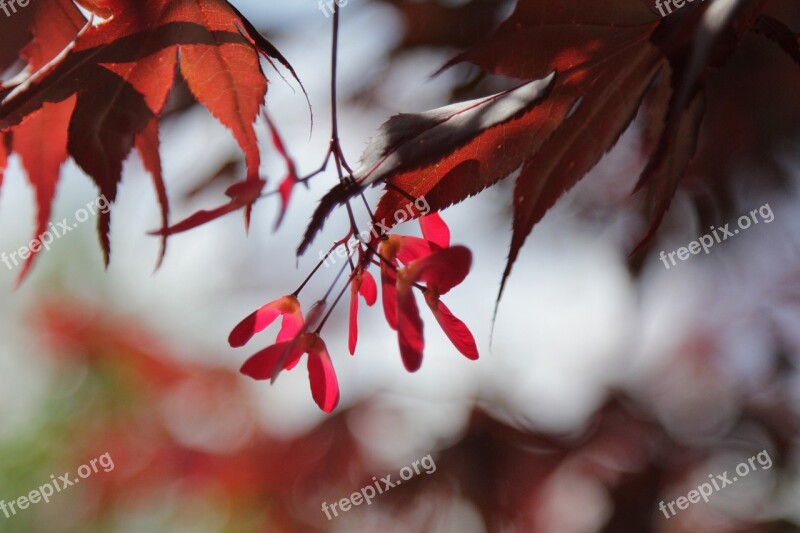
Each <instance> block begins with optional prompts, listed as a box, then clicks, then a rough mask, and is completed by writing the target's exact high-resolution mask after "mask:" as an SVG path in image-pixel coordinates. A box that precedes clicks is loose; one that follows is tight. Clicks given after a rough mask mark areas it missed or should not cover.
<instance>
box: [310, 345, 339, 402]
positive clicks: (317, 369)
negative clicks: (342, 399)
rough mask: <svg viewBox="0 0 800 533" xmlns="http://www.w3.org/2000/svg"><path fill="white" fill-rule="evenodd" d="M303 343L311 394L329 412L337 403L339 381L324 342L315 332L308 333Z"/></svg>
mask: <svg viewBox="0 0 800 533" xmlns="http://www.w3.org/2000/svg"><path fill="white" fill-rule="evenodd" d="M308 337H309V338H308V339H307V341H306V342H304V344H310V346H307V347H306V349H307V350H308V380H309V382H310V383H311V396H313V397H314V401H315V402H317V405H319V408H320V409H322V410H323V411H325V412H326V413H330V412H331V411H333V410H334V409H336V406H337V405H338V404H339V382H338V380H337V379H336V371H335V370H334V368H333V363H332V362H331V358H330V355H329V354H328V349H327V348H326V347H325V342H323V340H322V339H321V338H319V336H318V335H316V334H309V335H308Z"/></svg>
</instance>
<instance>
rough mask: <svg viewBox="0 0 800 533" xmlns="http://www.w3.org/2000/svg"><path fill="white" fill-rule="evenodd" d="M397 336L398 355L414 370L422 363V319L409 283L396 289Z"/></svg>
mask: <svg viewBox="0 0 800 533" xmlns="http://www.w3.org/2000/svg"><path fill="white" fill-rule="evenodd" d="M397 311H398V313H397V314H398V321H397V338H398V340H399V342H400V355H401V356H402V358H403V364H404V365H405V367H406V370H408V371H409V372H415V371H417V370H418V369H419V367H420V365H422V349H423V348H424V347H425V339H424V337H423V334H422V327H423V326H422V319H421V318H420V316H419V308H417V302H416V300H414V292H413V289H412V287H411V286H410V285H407V284H402V285H401V286H400V287H398V290H397Z"/></svg>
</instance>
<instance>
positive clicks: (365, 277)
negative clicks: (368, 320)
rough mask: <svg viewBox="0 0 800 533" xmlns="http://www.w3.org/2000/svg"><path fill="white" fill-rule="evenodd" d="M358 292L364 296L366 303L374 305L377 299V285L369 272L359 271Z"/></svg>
mask: <svg viewBox="0 0 800 533" xmlns="http://www.w3.org/2000/svg"><path fill="white" fill-rule="evenodd" d="M358 292H359V293H360V294H361V296H363V297H364V301H365V302H366V303H367V305H370V306H372V305H375V302H376V301H377V300H378V286H377V285H376V284H375V278H373V277H372V274H370V273H369V272H362V273H361V287H360V288H359V289H358Z"/></svg>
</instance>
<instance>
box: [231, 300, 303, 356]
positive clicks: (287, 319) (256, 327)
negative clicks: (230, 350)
mask: <svg viewBox="0 0 800 533" xmlns="http://www.w3.org/2000/svg"><path fill="white" fill-rule="evenodd" d="M280 315H284V318H283V324H282V327H281V331H280V333H279V334H278V341H277V342H283V341H285V340H289V339H291V338H293V337H294V336H295V335H297V333H298V332H299V331H300V329H301V328H302V327H303V315H302V313H301V310H300V302H298V301H297V298H295V297H294V296H291V295H290V296H282V297H281V298H278V299H277V300H273V301H271V302H269V303H268V304H265V305H263V306H262V307H261V308H260V309H258V310H256V311H254V312H253V313H250V315H248V316H247V318H245V319H244V320H242V321H241V322H239V324H237V325H236V327H235V328H233V331H231V334H230V336H229V337H228V343H229V344H230V345H231V346H232V347H234V348H238V347H240V346H244V345H245V344H247V342H248V341H249V340H250V339H251V338H252V337H253V335H255V334H256V333H258V332H260V331H263V330H264V329H266V328H267V327H268V326H269V325H270V324H272V323H273V322H274V321H275V319H276V318H278V317H279V316H280ZM298 323H299V324H298Z"/></svg>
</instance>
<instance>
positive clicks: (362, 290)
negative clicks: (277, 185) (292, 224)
mask: <svg viewBox="0 0 800 533" xmlns="http://www.w3.org/2000/svg"><path fill="white" fill-rule="evenodd" d="M419 220H420V226H421V228H422V232H423V236H424V238H422V239H420V238H418V237H411V236H403V235H382V236H379V237H377V238H375V239H373V240H372V241H371V242H369V243H361V245H360V246H357V247H355V248H352V249H351V250H350V253H351V254H353V253H354V252H355V251H356V250H358V253H359V260H358V262H357V264H355V265H354V264H353V263H352V262H350V263H348V264H349V265H350V266H351V273H350V278H349V280H348V283H347V284H346V285H345V289H346V288H347V287H348V286H349V287H350V298H351V299H350V331H349V333H350V334H349V340H348V348H349V351H350V354H351V355H352V354H354V353H355V350H356V344H357V342H358V324H357V320H358V298H359V295H360V296H361V297H363V298H364V300H365V301H366V302H367V305H369V306H372V305H373V304H374V303H375V302H376V301H377V294H378V288H377V286H376V284H375V279H374V278H373V276H372V274H371V273H370V272H369V271H368V268H369V265H370V264H373V265H378V266H379V267H380V272H381V286H382V293H383V297H382V299H383V309H384V314H385V316H386V320H387V322H388V324H389V326H390V327H391V328H392V329H394V330H396V331H397V333H398V343H399V346H400V354H401V357H402V360H403V364H404V365H405V367H406V369H407V370H408V371H409V372H414V371H416V370H418V369H419V368H420V365H421V364H422V353H423V349H424V347H425V342H424V337H423V324H422V319H421V318H420V314H419V309H418V308H417V305H416V301H415V300H414V294H413V292H414V289H418V290H420V291H421V292H422V293H423V294H424V297H425V302H426V303H427V304H428V307H430V309H431V311H432V312H433V316H434V318H436V320H437V322H438V323H439V325H440V326H441V327H442V330H443V331H444V332H445V334H446V335H447V337H448V338H449V339H450V340H451V341H452V342H453V345H454V346H455V347H456V348H457V349H458V350H459V351H460V352H461V353H462V354H464V355H465V356H466V357H468V358H469V359H477V358H478V349H477V346H476V344H475V339H474V337H473V336H472V333H470V331H469V329H468V328H467V326H466V325H465V324H464V323H463V322H462V321H461V320H459V319H458V318H456V317H455V316H453V314H452V313H451V312H450V310H449V309H448V308H447V306H445V304H444V303H443V302H441V301H440V299H439V297H440V296H441V295H444V294H446V293H447V292H449V291H450V290H451V289H452V288H453V287H455V286H456V285H458V284H460V283H461V282H462V281H464V279H465V278H466V276H467V274H468V273H469V269H470V266H471V263H472V254H471V253H470V251H469V250H467V249H466V248H465V247H463V246H454V247H451V246H450V229H449V228H448V227H447V225H446V224H445V222H444V221H443V220H442V219H441V217H440V216H439V215H438V214H432V215H428V216H425V217H422V218H420V219H419ZM346 240H347V239H343V240H342V241H340V242H339V243H338V244H337V245H336V246H334V248H333V249H332V250H331V252H332V251H333V250H334V249H336V248H338V247H339V246H344V243H345V242H346ZM376 246H377V249H376ZM331 252H329V254H328V255H330V253H331ZM373 255H374V256H375V257H377V259H375V258H374V257H373ZM327 257H328V256H327V255H326V256H324V257H322V258H321V260H320V262H319V264H318V265H317V269H318V268H319V266H320V265H322V264H323V263H324V262H325V260H326V259H327ZM348 264H345V267H346V266H348ZM317 269H314V271H312V273H311V276H313V275H314V273H315V272H316V271H317ZM343 271H344V268H343V269H342V270H341V271H340V274H341V272H343ZM311 276H309V278H310V277H311ZM337 279H338V277H337ZM307 282H308V279H306V281H305V282H304V283H303V284H302V285H301V286H300V287H299V288H298V289H297V290H296V291H295V292H294V293H292V294H290V295H287V296H282V297H281V298H278V299H277V300H273V301H272V302H269V303H267V304H265V305H264V306H262V307H261V308H259V309H258V310H256V311H254V312H253V313H251V314H250V315H248V316H247V317H245V318H244V319H243V320H242V321H241V322H240V323H239V324H238V325H237V326H236V327H235V328H234V329H233V331H232V332H231V334H230V336H229V338H228V342H229V343H230V345H231V346H232V347H234V348H238V347H241V346H243V345H244V344H246V343H247V342H248V341H249V340H250V339H251V338H252V337H253V336H254V335H255V334H256V333H258V332H260V331H263V330H264V329H265V328H267V327H268V326H269V325H270V324H272V322H274V321H275V320H276V319H277V318H278V317H279V316H282V317H283V322H282V324H281V329H280V331H279V333H278V337H277V338H276V341H275V344H273V345H270V346H268V347H267V348H265V349H263V350H261V351H259V352H258V353H256V354H254V355H253V356H252V357H250V358H249V359H248V360H247V362H246V363H245V364H244V366H243V367H242V370H241V371H242V373H243V374H246V375H248V376H250V377H253V378H255V379H273V380H274V379H275V377H276V376H277V375H278V374H279V373H280V372H281V371H282V370H290V369H291V368H292V367H294V366H295V365H296V364H297V362H298V361H299V359H300V357H301V356H302V355H303V354H304V353H308V357H309V358H308V364H309V379H310V382H311V392H312V396H313V397H314V400H315V401H316V402H317V405H319V407H320V408H321V409H322V410H324V411H326V412H330V411H331V410H333V409H334V408H335V407H336V404H337V403H338V399H339V392H338V385H337V381H336V374H335V372H334V369H333V365H332V363H331V360H330V356H329V354H328V350H327V348H326V346H325V343H324V341H323V340H322V338H321V337H320V336H319V334H320V331H321V330H322V327H323V326H324V324H325V321H326V320H327V318H328V316H330V313H331V312H332V311H333V308H334V307H335V306H336V303H338V301H339V298H340V297H341V296H342V294H343V293H344V290H342V292H341V293H340V294H339V297H337V298H336V301H335V302H334V304H333V306H332V307H331V308H330V309H329V310H328V311H327V314H326V315H325V316H324V317H323V318H322V320H321V321H319V320H318V318H319V316H318V315H319V314H320V312H321V311H320V310H321V309H322V307H321V306H320V305H319V302H318V304H317V305H316V306H315V308H312V312H311V313H309V319H308V320H304V319H303V315H302V313H301V310H300V303H299V301H298V299H297V295H298V294H299V293H300V291H301V290H302V289H303V287H304V286H305V284H306V283H307ZM420 283H424V284H425V285H424V286H423V285H421V284H420ZM335 284H336V281H334V283H333V285H332V286H331V289H332V288H333V286H335ZM329 295H330V291H329V293H328V294H327V295H326V296H325V297H324V298H323V299H322V302H325V301H326V300H327V298H328V296H329ZM314 310H316V311H317V312H316V313H315V312H314ZM311 315H317V316H314V318H310V317H311ZM317 322H319V325H318V326H317V327H316V328H315V329H314V330H313V332H312V331H311V328H313V327H314V326H315V325H316V324H317ZM312 366H313V368H312Z"/></svg>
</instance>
